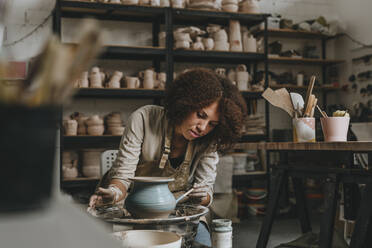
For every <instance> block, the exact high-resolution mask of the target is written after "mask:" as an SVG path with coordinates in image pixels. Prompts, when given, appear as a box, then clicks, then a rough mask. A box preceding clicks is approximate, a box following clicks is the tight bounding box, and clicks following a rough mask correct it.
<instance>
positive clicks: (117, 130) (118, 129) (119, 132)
mask: <svg viewBox="0 0 372 248" xmlns="http://www.w3.org/2000/svg"><path fill="white" fill-rule="evenodd" d="M124 129H125V127H123V126H121V127H109V128H108V129H107V131H108V133H110V134H112V135H123V132H124Z"/></svg>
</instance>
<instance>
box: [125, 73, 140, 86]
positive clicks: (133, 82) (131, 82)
mask: <svg viewBox="0 0 372 248" xmlns="http://www.w3.org/2000/svg"><path fill="white" fill-rule="evenodd" d="M125 81H126V83H127V88H128V89H136V88H139V87H140V80H139V78H138V77H128V76H127V77H125Z"/></svg>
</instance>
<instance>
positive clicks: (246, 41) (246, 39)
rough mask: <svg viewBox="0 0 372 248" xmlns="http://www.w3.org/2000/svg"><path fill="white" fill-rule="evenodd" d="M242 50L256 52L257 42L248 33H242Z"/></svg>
mask: <svg viewBox="0 0 372 248" xmlns="http://www.w3.org/2000/svg"><path fill="white" fill-rule="evenodd" d="M243 49H244V52H250V53H255V52H257V40H256V39H255V38H254V37H253V35H251V34H250V33H249V31H246V32H244V33H243Z"/></svg>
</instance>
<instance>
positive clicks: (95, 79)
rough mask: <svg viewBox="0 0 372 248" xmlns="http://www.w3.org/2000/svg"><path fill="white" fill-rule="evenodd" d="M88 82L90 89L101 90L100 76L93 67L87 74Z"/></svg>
mask: <svg viewBox="0 0 372 248" xmlns="http://www.w3.org/2000/svg"><path fill="white" fill-rule="evenodd" d="M89 81H90V87H91V88H103V86H102V81H103V80H102V74H101V72H100V71H99V68H98V67H93V68H92V71H91V72H90V74H89Z"/></svg>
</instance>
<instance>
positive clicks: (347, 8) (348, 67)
mask: <svg viewBox="0 0 372 248" xmlns="http://www.w3.org/2000/svg"><path fill="white" fill-rule="evenodd" d="M331 3H332V6H333V8H334V10H335V12H336V13H337V15H338V16H339V18H340V19H341V20H342V22H343V23H344V26H345V28H344V30H343V32H344V33H347V34H348V35H350V36H351V37H352V38H353V39H355V40H358V41H360V42H362V43H364V44H367V45H372V32H371V26H372V16H371V12H370V11H371V9H372V1H368V0H354V1H347V0H331ZM334 48H335V55H336V57H337V58H340V59H344V60H345V61H346V63H345V64H344V65H342V68H341V70H340V72H341V73H340V82H341V83H342V84H345V85H348V86H349V90H347V91H343V92H340V93H339V94H335V95H333V97H334V99H333V101H339V102H342V103H344V104H345V105H346V106H347V107H348V108H349V109H352V106H353V105H354V104H357V103H360V102H362V103H366V102H367V101H368V100H371V99H372V96H370V97H362V96H361V94H360V93H359V91H360V89H361V88H365V87H366V86H367V85H368V84H371V83H372V80H367V81H364V82H360V81H358V82H357V83H356V84H357V86H358V88H357V92H353V91H352V90H351V85H352V84H351V83H350V82H349V81H348V78H349V76H350V75H352V74H355V75H356V74H358V73H359V72H362V71H366V70H372V66H371V65H370V64H364V63H353V62H352V59H353V58H358V57H361V56H363V55H367V54H372V47H369V48H362V47H361V46H360V45H358V44H356V43H355V42H352V41H351V39H350V38H348V37H346V36H342V37H340V38H339V39H337V42H336V46H335V47H334Z"/></svg>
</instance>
